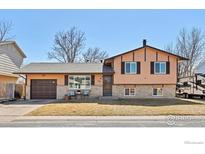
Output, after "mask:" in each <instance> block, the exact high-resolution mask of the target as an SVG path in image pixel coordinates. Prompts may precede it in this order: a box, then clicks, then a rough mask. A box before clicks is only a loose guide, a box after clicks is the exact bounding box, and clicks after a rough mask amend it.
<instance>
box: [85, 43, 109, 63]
mask: <svg viewBox="0 0 205 154" xmlns="http://www.w3.org/2000/svg"><path fill="white" fill-rule="evenodd" d="M107 57H108V53H107V52H106V51H101V50H100V48H97V47H95V48H89V49H88V50H87V51H86V52H85V53H83V54H82V58H83V62H86V63H100V62H101V60H103V59H105V58H107Z"/></svg>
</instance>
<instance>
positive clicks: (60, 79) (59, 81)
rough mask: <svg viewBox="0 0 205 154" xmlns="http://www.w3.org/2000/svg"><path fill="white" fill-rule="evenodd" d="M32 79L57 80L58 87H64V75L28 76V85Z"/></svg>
mask: <svg viewBox="0 0 205 154" xmlns="http://www.w3.org/2000/svg"><path fill="white" fill-rule="evenodd" d="M31 79H57V85H64V74H28V75H27V85H30V81H31Z"/></svg>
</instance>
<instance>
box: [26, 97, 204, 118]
mask: <svg viewBox="0 0 205 154" xmlns="http://www.w3.org/2000/svg"><path fill="white" fill-rule="evenodd" d="M96 102H97V103H95V102H92V103H91V102H89V101H85V103H83V102H82V101H81V102H77V101H71V102H66V103H65V102H64V103H54V104H48V105H44V106H42V107H40V108H38V109H36V110H34V111H32V112H30V113H28V114H27V115H28V116H138V115H205V105H204V104H201V103H193V102H189V101H184V100H179V99H137V100H118V101H116V100H115V101H106V102H101V101H96Z"/></svg>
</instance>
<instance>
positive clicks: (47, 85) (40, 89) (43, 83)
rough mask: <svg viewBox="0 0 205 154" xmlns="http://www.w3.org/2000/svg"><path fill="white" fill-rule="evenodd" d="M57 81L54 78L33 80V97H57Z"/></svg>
mask: <svg viewBox="0 0 205 154" xmlns="http://www.w3.org/2000/svg"><path fill="white" fill-rule="evenodd" d="M56 83H57V81H56V80H55V79H53V80H50V79H49V80H36V79H35V80H34V79H33V80H31V99H56Z"/></svg>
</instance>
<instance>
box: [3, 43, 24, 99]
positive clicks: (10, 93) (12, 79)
mask: <svg viewBox="0 0 205 154" xmlns="http://www.w3.org/2000/svg"><path fill="white" fill-rule="evenodd" d="M24 58H26V55H25V54H24V52H23V51H22V49H21V48H20V47H19V46H18V45H17V43H16V42H15V41H2V42H0V98H13V97H14V84H15V83H16V82H17V80H18V79H19V75H17V74H13V72H16V71H19V69H20V67H21V65H22V63H23V59H24Z"/></svg>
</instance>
